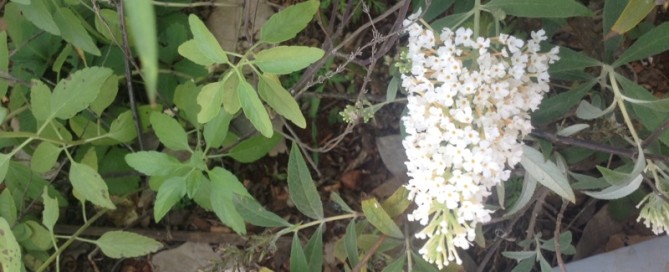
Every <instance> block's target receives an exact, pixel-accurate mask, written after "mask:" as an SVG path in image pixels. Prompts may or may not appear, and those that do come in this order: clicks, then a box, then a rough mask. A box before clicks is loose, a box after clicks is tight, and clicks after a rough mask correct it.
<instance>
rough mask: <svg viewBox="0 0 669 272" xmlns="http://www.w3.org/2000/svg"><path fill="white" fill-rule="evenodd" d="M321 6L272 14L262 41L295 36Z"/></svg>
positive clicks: (316, 3)
mask: <svg viewBox="0 0 669 272" xmlns="http://www.w3.org/2000/svg"><path fill="white" fill-rule="evenodd" d="M319 6H320V3H319V1H314V0H309V1H306V2H302V3H299V4H296V5H293V6H290V7H287V8H286V9H284V10H282V11H280V12H278V13H276V14H274V15H272V17H270V18H269V20H267V22H265V24H264V25H263V26H262V28H261V29H260V41H261V42H267V43H280V42H283V41H287V40H290V39H292V38H294V37H295V35H297V33H299V32H300V31H302V29H304V28H305V27H307V24H309V22H311V19H312V18H313V17H314V15H315V14H316V12H317V11H318V7H319ZM293 271H295V270H293Z"/></svg>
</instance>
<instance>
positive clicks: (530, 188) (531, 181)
mask: <svg viewBox="0 0 669 272" xmlns="http://www.w3.org/2000/svg"><path fill="white" fill-rule="evenodd" d="M536 188H537V180H536V179H535V178H534V177H532V175H530V173H529V172H525V177H524V178H523V189H521V191H520V195H519V196H518V198H517V199H516V201H515V202H514V203H513V204H512V205H511V207H509V208H508V210H507V211H506V213H504V216H507V215H512V214H514V213H517V212H518V211H520V210H521V209H522V208H524V207H525V205H527V204H528V203H530V200H532V196H533V195H534V191H535V190H536Z"/></svg>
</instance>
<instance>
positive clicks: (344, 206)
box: [330, 191, 355, 213]
mask: <svg viewBox="0 0 669 272" xmlns="http://www.w3.org/2000/svg"><path fill="white" fill-rule="evenodd" d="M330 200H332V201H334V202H335V203H337V205H339V207H340V208H341V209H342V210H343V211H345V212H349V213H354V212H355V211H354V210H353V209H351V207H349V206H348V204H346V201H344V199H342V198H341V196H339V194H338V193H337V192H335V191H332V193H331V194H330Z"/></svg>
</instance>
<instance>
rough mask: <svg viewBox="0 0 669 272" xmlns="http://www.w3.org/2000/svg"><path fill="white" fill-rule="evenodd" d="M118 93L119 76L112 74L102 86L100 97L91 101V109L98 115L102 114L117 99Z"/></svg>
mask: <svg viewBox="0 0 669 272" xmlns="http://www.w3.org/2000/svg"><path fill="white" fill-rule="evenodd" d="M116 94H118V77H116V76H110V77H108V78H107V80H106V81H105V82H104V83H103V84H102V87H100V93H99V94H98V97H96V98H95V100H93V102H91V105H90V108H91V110H92V111H93V112H95V113H96V114H97V115H98V116H99V115H102V112H103V111H104V110H105V109H106V108H107V107H109V105H111V104H112V103H113V102H114V99H116Z"/></svg>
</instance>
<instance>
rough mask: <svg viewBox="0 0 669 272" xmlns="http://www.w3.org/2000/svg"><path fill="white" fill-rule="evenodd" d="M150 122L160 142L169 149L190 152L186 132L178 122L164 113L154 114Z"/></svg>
mask: <svg viewBox="0 0 669 272" xmlns="http://www.w3.org/2000/svg"><path fill="white" fill-rule="evenodd" d="M150 121H151V126H152V127H153V130H154V131H155V133H156V136H157V137H158V140H160V142H161V143H163V145H165V146H166V147H167V148H169V149H172V150H175V151H181V150H190V146H189V145H188V136H187V135H186V131H185V130H184V129H183V127H182V126H181V124H179V122H177V120H174V118H172V117H169V116H167V115H165V114H163V113H160V112H153V113H151V117H150Z"/></svg>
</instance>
